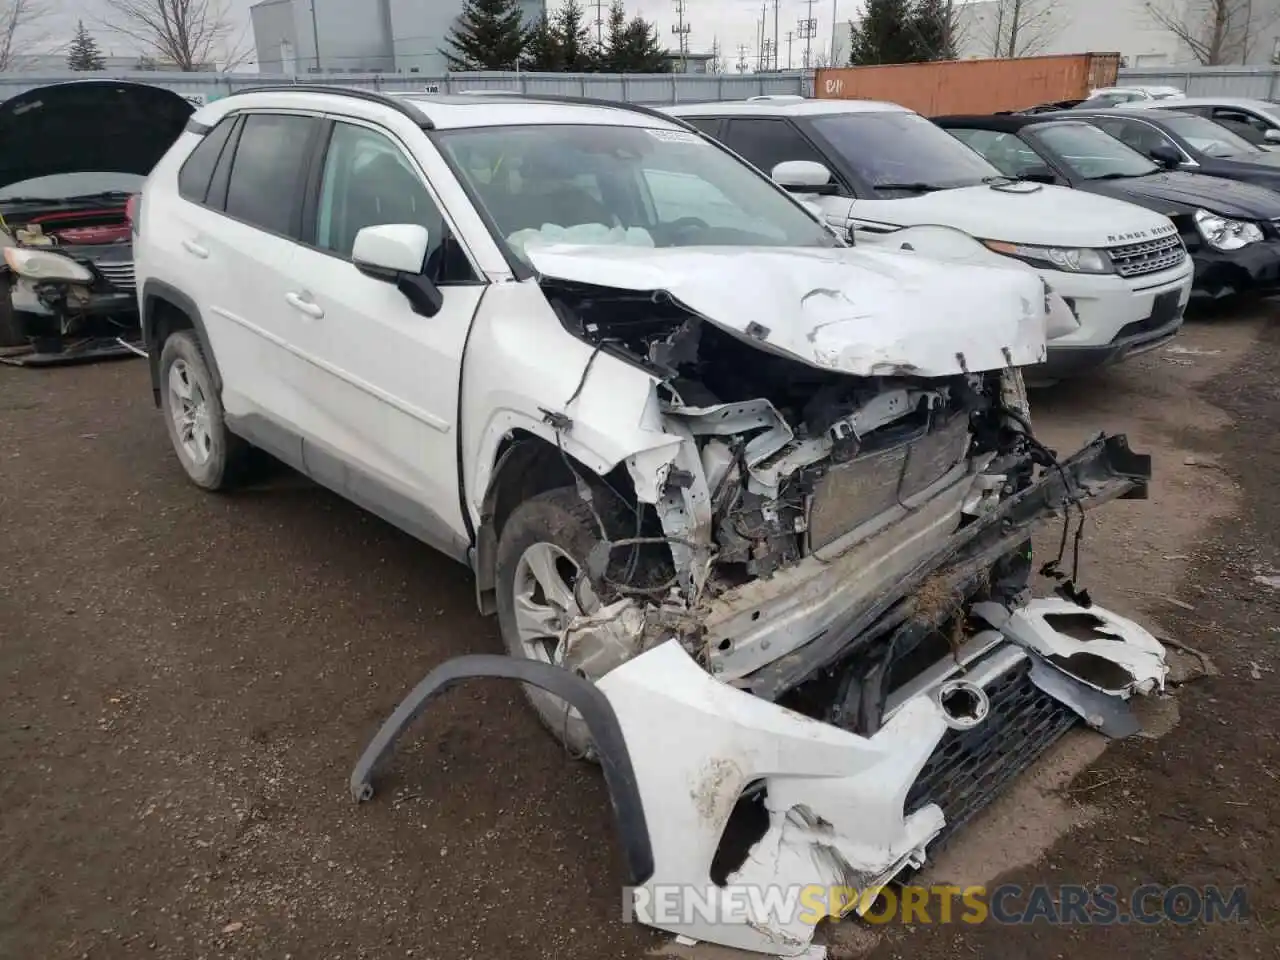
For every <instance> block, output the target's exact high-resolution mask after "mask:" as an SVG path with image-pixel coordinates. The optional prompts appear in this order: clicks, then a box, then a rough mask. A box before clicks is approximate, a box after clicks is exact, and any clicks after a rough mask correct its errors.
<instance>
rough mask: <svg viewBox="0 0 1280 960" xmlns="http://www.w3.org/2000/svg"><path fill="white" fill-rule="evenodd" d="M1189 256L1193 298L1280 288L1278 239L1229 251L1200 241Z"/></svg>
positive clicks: (1261, 292) (1263, 292)
mask: <svg viewBox="0 0 1280 960" xmlns="http://www.w3.org/2000/svg"><path fill="white" fill-rule="evenodd" d="M1192 259H1193V260H1194V261H1195V265H1196V276H1195V285H1194V286H1193V288H1192V295H1193V296H1195V297H1197V298H1201V299H1206V298H1207V299H1214V300H1217V299H1221V298H1223V297H1229V296H1232V295H1234V294H1239V293H1256V294H1265V293H1275V292H1277V291H1280V240H1262V241H1260V242H1258V243H1251V244H1249V246H1247V247H1244V248H1242V249H1240V250H1231V251H1229V252H1223V251H1220V250H1213V249H1211V248H1210V247H1208V246H1206V245H1205V244H1200V246H1199V247H1198V249H1196V250H1195V251H1194V253H1193V254H1192Z"/></svg>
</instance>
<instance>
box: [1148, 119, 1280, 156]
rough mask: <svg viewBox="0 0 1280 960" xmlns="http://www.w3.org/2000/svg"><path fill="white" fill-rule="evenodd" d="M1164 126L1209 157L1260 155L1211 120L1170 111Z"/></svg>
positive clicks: (1258, 150)
mask: <svg viewBox="0 0 1280 960" xmlns="http://www.w3.org/2000/svg"><path fill="white" fill-rule="evenodd" d="M1164 125H1165V126H1166V127H1168V128H1169V129H1170V130H1172V131H1173V132H1174V133H1176V134H1177V135H1178V136H1180V137H1182V139H1183V140H1185V141H1187V143H1189V144H1191V146H1193V147H1195V148H1196V149H1197V150H1199V151H1200V152H1201V153H1204V154H1207V155H1208V156H1211V157H1230V156H1234V155H1235V154H1238V153H1262V152H1263V151H1262V150H1260V149H1258V148H1257V147H1255V146H1254V145H1253V144H1252V143H1250V142H1249V141H1248V140H1246V139H1244V137H1241V136H1239V135H1238V134H1235V133H1232V132H1231V131H1230V130H1228V129H1227V128H1226V127H1223V126H1219V125H1218V124H1216V123H1214V122H1213V121H1212V120H1207V119H1205V118H1204V117H1197V116H1194V115H1192V114H1190V113H1174V112H1172V111H1170V113H1169V116H1168V117H1167V118H1166V119H1165V121H1164Z"/></svg>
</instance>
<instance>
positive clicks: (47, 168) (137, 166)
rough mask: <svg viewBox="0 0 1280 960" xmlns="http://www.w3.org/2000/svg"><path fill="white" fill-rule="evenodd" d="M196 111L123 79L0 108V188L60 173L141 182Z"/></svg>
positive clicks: (51, 90) (32, 96)
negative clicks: (114, 175) (128, 175)
mask: <svg viewBox="0 0 1280 960" xmlns="http://www.w3.org/2000/svg"><path fill="white" fill-rule="evenodd" d="M194 109H195V108H194V107H193V106H192V105H191V103H190V102H188V101H187V100H185V99H183V98H182V97H181V96H180V95H179V94H176V93H174V92H173V91H172V90H165V89H164V88H162V87H152V86H149V85H147V84H145V83H129V82H126V81H122V80H72V81H70V82H68V83H56V84H52V85H50V86H47V87H36V88H35V89H33V90H28V91H27V92H26V93H21V94H19V95H18V96H16V97H12V98H10V99H8V100H5V101H4V102H3V103H0V189H4V188H5V187H10V186H13V185H14V184H15V183H21V182H23V181H24V180H31V179H34V178H35V177H44V176H51V175H53V174H62V173H87V172H97V173H133V174H137V175H138V176H140V177H145V176H146V175H147V174H149V173H150V172H151V168H152V167H154V166H155V165H156V162H157V161H158V160H159V159H160V158H161V157H162V156H164V153H165V151H166V150H168V149H169V147H170V146H171V145H172V144H173V142H174V141H175V140H177V139H178V137H179V136H180V135H181V134H182V129H183V127H185V126H186V123H187V118H188V117H190V116H191V114H192V112H193V111H194Z"/></svg>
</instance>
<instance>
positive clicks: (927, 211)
mask: <svg viewBox="0 0 1280 960" xmlns="http://www.w3.org/2000/svg"><path fill="white" fill-rule="evenodd" d="M850 214H851V215H852V216H854V217H857V218H865V219H868V220H877V221H881V222H884V223H892V224H896V225H898V226H923V225H927V224H944V225H946V226H951V227H958V228H959V229H961V230H963V231H964V232H965V233H968V234H970V235H972V236H974V237H977V238H979V239H982V240H1003V241H1005V242H1006V243H1028V244H1038V245H1041V246H1063V247H1065V246H1077V247H1106V246H1109V245H1111V244H1113V243H1114V242H1115V241H1114V240H1113V239H1111V238H1112V237H1114V236H1115V235H1117V234H1125V235H1129V234H1134V235H1138V234H1141V233H1143V232H1144V231H1151V232H1152V233H1153V235H1155V234H1156V233H1158V232H1160V231H1162V230H1167V229H1168V226H1169V224H1168V223H1167V222H1166V221H1165V220H1164V219H1163V218H1162V217H1161V216H1159V215H1158V214H1155V213H1152V212H1151V211H1150V210H1148V209H1144V208H1143V207H1136V206H1129V207H1122V206H1119V205H1117V204H1116V203H1115V201H1114V200H1112V199H1109V198H1106V197H1096V196H1090V195H1089V194H1087V193H1080V192H1079V191H1076V190H1071V189H1068V188H1067V187H1056V186H1052V185H1050V184H1039V183H1017V184H1008V185H1004V186H985V185H984V186H977V187H957V188H956V189H954V190H934V191H933V192H932V193H925V194H921V195H919V196H914V197H899V198H896V199H892V200H874V199H859V200H855V201H853V205H852V209H851V210H850Z"/></svg>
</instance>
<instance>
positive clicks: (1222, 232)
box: [1195, 210, 1262, 250]
mask: <svg viewBox="0 0 1280 960" xmlns="http://www.w3.org/2000/svg"><path fill="white" fill-rule="evenodd" d="M1195 221H1196V229H1197V230H1199V231H1200V236H1202V237H1204V242H1205V243H1207V244H1208V245H1209V246H1211V247H1213V249H1215V250H1239V249H1240V248H1241V247H1247V246H1248V245H1249V244H1251V243H1257V242H1258V241H1259V240H1261V239H1262V228H1261V227H1259V226H1258V225H1257V224H1256V223H1250V222H1249V221H1247V220H1231V219H1229V218H1227V217H1220V216H1218V215H1217V214H1216V213H1210V212H1209V211H1208V210H1197V211H1196V213H1195Z"/></svg>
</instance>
